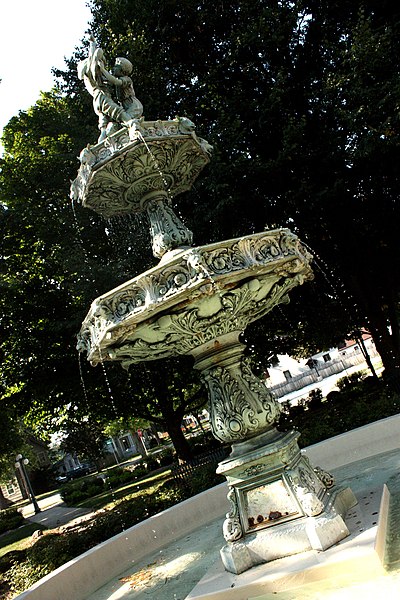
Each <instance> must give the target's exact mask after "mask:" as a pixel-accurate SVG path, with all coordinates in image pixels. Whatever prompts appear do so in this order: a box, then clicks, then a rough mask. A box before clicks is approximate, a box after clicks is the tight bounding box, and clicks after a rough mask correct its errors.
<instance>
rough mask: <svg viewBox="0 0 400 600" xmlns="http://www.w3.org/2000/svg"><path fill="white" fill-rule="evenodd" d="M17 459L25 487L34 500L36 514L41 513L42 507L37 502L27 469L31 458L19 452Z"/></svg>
mask: <svg viewBox="0 0 400 600" xmlns="http://www.w3.org/2000/svg"><path fill="white" fill-rule="evenodd" d="M15 460H16V463H15V466H16V468H17V469H19V470H20V473H21V477H22V479H23V481H24V484H25V487H26V488H27V490H28V494H29V497H30V501H31V502H32V504H33V508H34V509H35V515H37V514H38V513H40V508H39V504H38V503H37V500H36V498H35V494H34V493H33V489H32V484H31V482H30V479H29V476H28V473H27V471H26V465H27V464H28V463H29V459H28V458H24V457H23V456H22V454H17V456H16V457H15Z"/></svg>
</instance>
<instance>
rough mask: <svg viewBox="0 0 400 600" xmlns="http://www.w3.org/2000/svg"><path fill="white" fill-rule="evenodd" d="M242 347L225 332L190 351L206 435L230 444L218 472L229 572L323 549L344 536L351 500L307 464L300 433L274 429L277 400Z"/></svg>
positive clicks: (224, 554)
mask: <svg viewBox="0 0 400 600" xmlns="http://www.w3.org/2000/svg"><path fill="white" fill-rule="evenodd" d="M243 350H244V346H243V345H242V344H240V342H239V341H238V339H237V336H236V335H235V334H234V333H231V334H227V335H224V336H221V337H220V338H218V339H217V340H214V341H213V342H212V343H208V344H205V345H203V346H201V347H199V348H197V349H196V350H195V351H193V352H192V354H193V355H194V356H195V358H196V362H195V368H197V369H199V370H201V372H202V378H203V380H204V381H205V383H206V385H207V386H208V390H209V395H210V417H211V426H212V431H213V434H214V436H215V437H216V438H218V439H220V440H221V441H223V442H228V443H231V444H232V453H231V455H230V457H229V458H228V459H227V460H225V461H223V462H222V463H220V465H219V467H218V470H217V471H218V473H221V474H223V475H224V476H225V477H226V479H227V481H228V485H229V493H228V499H229V502H230V505H231V510H230V512H229V513H228V514H227V517H226V520H225V522H224V527H223V532H224V537H225V540H226V542H227V544H226V545H225V546H224V547H223V548H222V550H221V557H222V560H223V563H224V565H225V568H226V570H228V571H231V572H232V573H242V572H243V571H245V570H247V569H249V568H250V567H252V566H254V565H257V564H260V563H263V562H269V561H271V560H275V559H277V558H282V557H284V556H289V555H291V554H296V553H298V552H303V551H306V550H311V549H316V550H325V549H326V548H329V547H330V546H332V545H333V544H336V543H337V542H339V541H340V540H341V539H343V538H344V537H346V536H347V535H348V534H349V531H348V529H347V527H346V524H345V522H344V520H343V517H344V515H345V513H346V512H347V510H348V509H349V508H350V507H351V506H353V505H354V504H356V502H357V501H356V499H355V497H354V495H353V494H352V492H351V490H350V489H348V488H347V489H342V490H336V489H334V487H333V483H334V482H333V478H332V476H331V475H330V474H329V473H326V472H324V471H322V470H321V469H320V468H319V467H317V468H316V469H313V468H312V466H311V465H310V463H309V461H308V459H307V458H306V457H305V456H304V455H303V454H302V453H301V452H300V449H299V446H298V444H297V440H298V438H299V436H300V434H299V433H297V432H294V431H292V432H289V433H279V432H278V431H277V430H276V429H275V427H274V423H275V422H276V420H277V418H278V417H279V412H280V408H279V404H278V403H277V402H276V400H274V398H273V397H272V396H271V395H270V394H269V392H268V391H267V389H266V388H265V386H264V385H263V384H262V383H261V382H260V381H259V380H258V379H257V378H256V377H255V376H254V374H253V373H252V372H251V370H250V368H249V366H248V363H247V362H246V360H245V359H244V358H243Z"/></svg>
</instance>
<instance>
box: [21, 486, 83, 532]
mask: <svg viewBox="0 0 400 600" xmlns="http://www.w3.org/2000/svg"><path fill="white" fill-rule="evenodd" d="M38 504H39V508H40V512H39V513H38V514H37V515H35V511H34V508H33V505H32V504H28V505H27V506H24V507H23V508H22V511H21V512H22V514H23V515H24V517H25V519H28V520H29V521H31V522H32V523H40V524H41V525H44V526H45V527H47V528H48V529H54V528H55V527H60V526H61V525H66V524H67V523H70V522H71V521H75V520H76V519H78V518H81V517H83V516H86V515H90V514H91V511H90V510H89V509H87V508H74V507H73V506H67V505H66V504H64V502H63V501H62V499H61V496H60V494H54V495H53V496H48V497H47V498H43V499H42V500H39V501H38Z"/></svg>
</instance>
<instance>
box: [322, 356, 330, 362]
mask: <svg viewBox="0 0 400 600" xmlns="http://www.w3.org/2000/svg"><path fill="white" fill-rule="evenodd" d="M322 358H323V359H324V361H325V362H329V361H330V360H331V355H330V354H324V355H323V357H322Z"/></svg>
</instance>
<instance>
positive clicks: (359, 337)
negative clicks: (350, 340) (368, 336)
mask: <svg viewBox="0 0 400 600" xmlns="http://www.w3.org/2000/svg"><path fill="white" fill-rule="evenodd" d="M356 340H357V341H358V344H359V346H360V349H361V352H362V354H363V356H364V358H365V362H366V363H367V365H368V368H369V370H370V371H371V373H372V377H373V378H374V379H376V380H377V381H378V375H377V374H376V371H375V368H374V365H373V364H372V360H371V357H370V355H369V352H368V350H367V348H366V346H365V344H364V340H363V336H362V332H359V333H357V335H356Z"/></svg>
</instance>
